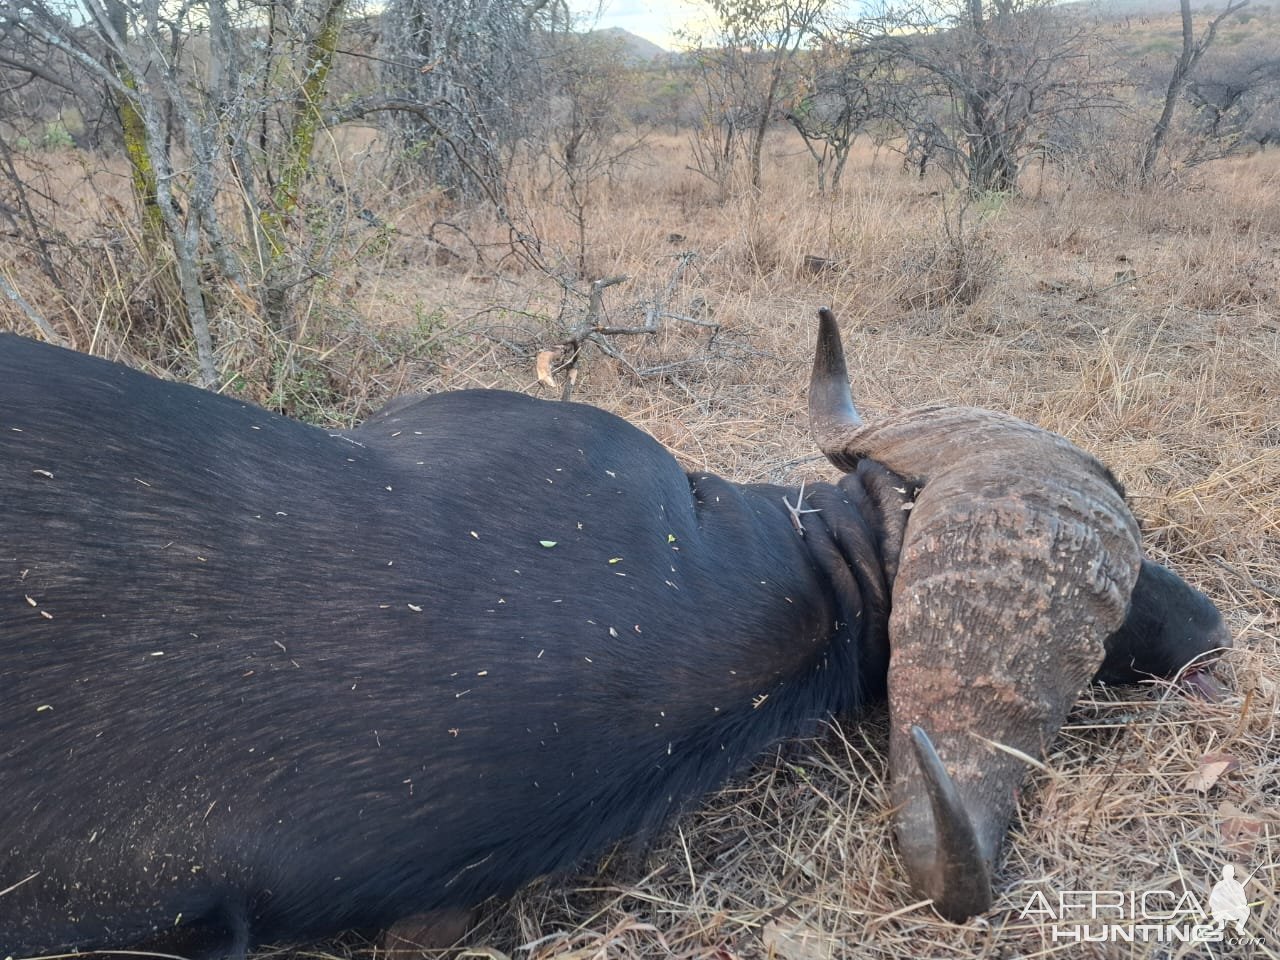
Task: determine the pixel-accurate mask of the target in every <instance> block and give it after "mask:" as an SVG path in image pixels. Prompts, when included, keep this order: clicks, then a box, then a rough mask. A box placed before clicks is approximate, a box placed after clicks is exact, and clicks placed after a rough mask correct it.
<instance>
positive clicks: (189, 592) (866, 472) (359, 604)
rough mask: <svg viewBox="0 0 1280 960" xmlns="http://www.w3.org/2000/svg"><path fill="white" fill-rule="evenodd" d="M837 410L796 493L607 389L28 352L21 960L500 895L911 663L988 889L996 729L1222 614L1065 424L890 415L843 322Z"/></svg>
mask: <svg viewBox="0 0 1280 960" xmlns="http://www.w3.org/2000/svg"><path fill="white" fill-rule="evenodd" d="M811 393H812V400H811V404H812V411H813V419H814V423H815V427H816V430H817V433H818V436H819V438H820V440H821V443H822V445H823V448H824V450H826V452H827V453H828V455H829V456H831V458H832V459H833V460H834V461H835V462H836V463H838V464H840V465H842V466H844V467H846V468H848V469H849V472H848V473H847V474H846V475H845V476H844V477H843V478H842V479H841V480H840V482H839V483H838V484H835V485H829V484H820V485H817V486H811V487H808V488H805V489H804V490H803V491H801V490H796V489H787V488H783V487H777V486H768V485H749V486H748V485H739V484H734V483H730V482H728V481H725V480H722V479H720V478H719V477H715V476H710V475H706V474H701V473H694V474H686V473H684V472H683V471H682V470H681V469H680V468H679V466H678V465H677V464H676V462H675V460H674V459H673V458H672V457H671V456H670V455H669V454H668V453H667V452H666V451H665V450H664V449H663V448H662V447H661V446H660V445H659V444H658V443H657V442H656V441H654V440H652V439H651V438H650V437H648V436H646V435H645V434H644V433H642V432H640V431H639V430H637V429H635V428H634V427H631V426H629V425H628V424H627V423H625V422H624V421H622V420H620V419H618V418H617V417H614V416H611V415H610V414H607V413H604V412H603V411H600V410H597V409H594V408H592V407H589V406H583V405H578V404H563V403H552V402H545V401H541V400H534V399H530V398H528V397H524V396H521V395H518V394H513V393H507V392H502V391H496V390H472V391H463V392H457V393H445V394H439V395H436V396H430V397H424V398H421V399H416V400H410V401H398V402H396V403H395V404H394V405H393V406H392V407H391V408H389V409H388V410H387V411H385V412H384V413H383V414H380V415H378V416H375V417H373V418H372V419H371V420H370V421H369V422H368V423H366V424H365V425H364V426H362V427H360V428H359V429H356V430H351V431H326V430H322V429H318V428H316V427H312V426H307V425H305V424H301V423H298V422H295V421H292V420H288V419H285V418H283V417H279V416H276V415H274V414H271V413H268V412H266V411H264V410H261V409H258V408H256V407H253V406H250V405H247V404H244V403H240V402H237V401H235V400H232V399H229V398H226V397H220V396H216V395H213V394H210V393H206V392H203V391H200V390H197V389H194V388H192V387H188V386H184V385H181V384H174V383H167V382H163V381H160V380H157V379H153V378H151V377H148V376H144V375H142V374H140V373H137V372H134V371H132V370H129V369H127V368H125V367H123V366H119V365H116V364H112V363H108V362H105V361H102V360H98V359H93V358H90V357H87V356H82V355H80V354H76V353H72V352H68V351H65V350H61V349H57V348H53V347H49V346H44V345H41V344H38V343H35V342H32V341H29V340H24V339H20V338H17V337H12V336H4V337H3V338H0V490H2V491H3V499H4V502H3V512H2V513H0V576H2V577H3V582H4V584H5V591H4V596H3V601H2V603H0V644H2V646H0V691H3V695H2V696H0V784H2V785H3V786H2V789H3V802H0V891H3V893H2V894H0V955H3V954H4V953H5V952H7V953H8V954H11V955H13V956H15V957H22V956H26V955H32V954H40V953H48V952H53V951H66V950H72V949H79V950H91V949H102V948H124V947H139V946H141V947H146V948H150V949H162V950H165V951H166V952H183V953H187V954H196V955H204V956H212V957H242V956H243V955H244V954H245V952H246V951H247V950H248V949H249V948H250V947H252V946H253V945H255V944H258V943H262V942H267V941H284V940H305V939H314V938H320V937H322V936H326V935H329V934H331V933H334V932H336V931H339V930H342V929H346V928H352V927H363V928H377V927H383V926H387V925H390V924H392V923H393V922H394V921H396V920H398V919H400V918H402V917H404V916H407V915H410V914H414V913H419V912H423V911H428V910H433V909H441V908H449V907H459V906H469V905H472V904H475V903H477V902H479V901H481V900H483V899H485V898H487V897H490V896H493V895H495V894H498V895H501V894H508V893H511V892H512V891H514V890H515V889H517V888H518V887H519V886H521V885H522V884H524V883H525V882H527V881H528V880H530V879H531V878H533V877H536V876H539V875H542V874H547V873H554V872H557V871H563V870H566V869H568V868H570V867H572V866H574V865H575V864H580V863H582V862H583V861H584V860H587V859H589V858H591V857H593V856H595V855H598V854H599V853H600V852H601V851H602V850H604V849H605V848H606V847H607V845H608V844H610V843H612V842H614V841H616V840H617V839H619V838H622V837H627V836H636V835H643V834H645V833H646V832H648V831H651V830H652V829H653V828H654V827H656V826H657V825H658V824H660V823H661V822H662V821H663V820H664V819H665V818H667V817H668V815H669V814H670V813H671V812H672V811H674V810H676V809H678V808H679V807H680V806H681V805H682V804H685V803H687V802H689V801H690V800H691V799H693V798H696V797H698V796H699V795H701V794H703V793H705V792H706V791H708V790H710V789H712V788H714V787H715V786H716V785H717V784H720V783H722V782H723V781H724V780H725V778H727V777H728V776H730V775H731V774H732V773H733V772H734V771H735V770H737V769H739V768H740V767H741V766H742V764H743V763H744V762H746V761H749V760H750V759H751V758H752V757H753V756H755V755H757V754H758V753H759V752H760V751H761V750H762V749H764V748H765V747H766V746H767V745H768V744H769V743H770V742H772V741H775V740H776V739H778V738H780V737H784V736H788V735H792V734H796V733H801V732H804V731H807V730H812V729H813V728H814V726H815V724H817V723H818V722H819V721H821V720H822V719H823V718H825V717H828V716H830V715H832V714H837V713H843V712H847V711H849V710H850V709H852V708H854V707H856V706H857V705H858V704H859V703H861V702H864V701H866V700H868V699H872V698H879V697H882V696H883V695H884V693H885V690H886V677H888V684H889V692H890V695H891V710H892V716H893V721H894V732H893V743H892V751H893V754H892V762H893V766H894V793H895V800H896V801H897V802H899V803H901V804H902V808H901V811H900V812H899V814H898V817H899V821H900V824H901V825H903V826H905V827H906V828H907V831H905V832H903V834H902V835H901V843H902V849H903V854H904V861H905V863H906V865H907V868H908V870H909V872H910V874H911V876H912V879H913V882H914V883H915V884H916V885H917V886H918V887H919V888H920V889H922V890H923V891H925V892H926V893H927V894H928V895H930V896H932V897H934V898H935V900H936V902H937V904H938V906H939V909H941V910H942V911H943V912H944V913H945V914H946V915H948V916H951V917H961V916H965V915H967V914H968V913H970V912H973V911H975V910H981V909H982V908H983V907H984V906H985V905H986V904H987V903H988V902H989V899H990V896H991V893H990V879H989V877H990V865H991V863H992V861H993V860H994V858H995V856H996V854H997V852H998V848H999V843H1000V839H1001V836H1002V834H1003V832H1004V830H1005V826H1006V822H1007V818H1008V816H1009V813H1010V810H1011V809H1012V802H1013V801H1012V796H1013V790H1014V788H1015V787H1016V786H1017V784H1018V783H1019V782H1020V781H1021V779H1022V776H1023V769H1022V767H1021V766H1019V765H1017V764H1016V763H1013V762H1011V761H1010V760H1009V758H1008V756H1007V754H1002V753H997V752H993V751H991V750H989V749H984V748H983V745H982V744H981V743H980V742H978V741H975V740H973V738H972V737H968V738H966V736H965V734H966V732H973V731H975V730H981V731H983V732H984V733H985V734H986V735H987V736H988V737H990V738H993V739H999V740H1004V741H1007V742H1008V743H1009V744H1010V745H1012V746H1015V747H1017V748H1018V749H1020V750H1023V751H1024V752H1030V753H1036V752H1038V751H1039V750H1040V749H1041V748H1042V746H1043V745H1044V744H1045V743H1046V742H1047V741H1048V740H1049V739H1051V738H1052V736H1053V734H1054V731H1055V730H1056V728H1057V725H1058V724H1059V723H1060V722H1061V720H1062V716H1063V714H1064V712H1065V710H1066V708H1067V705H1068V704H1069V703H1070V701H1071V698H1072V697H1073V696H1075V694H1076V693H1077V692H1078V690H1079V688H1080V686H1081V685H1083V684H1084V683H1086V682H1087V681H1088V680H1089V678H1090V677H1091V676H1093V675H1094V674H1095V673H1096V672H1098V671H1099V670H1100V669H1101V670H1102V671H1103V672H1104V673H1105V675H1107V676H1108V677H1109V678H1110V679H1113V680H1122V679H1127V678H1132V677H1135V676H1138V675H1139V674H1141V673H1146V672H1152V673H1157V674H1161V675H1168V674H1172V673H1173V672H1175V671H1176V670H1177V669H1178V668H1179V667H1181V666H1182V665H1183V664H1184V663H1185V662H1187V661H1189V660H1192V659H1194V658H1197V657H1201V656H1202V655H1204V654H1205V653H1206V652H1208V651H1209V650H1211V649H1212V648H1215V647H1218V646H1224V645H1226V644H1227V642H1228V638H1227V636H1226V634H1225V631H1224V630H1223V627H1222V622H1221V620H1220V618H1219V617H1218V614H1217V612H1216V611H1215V610H1214V608H1213V606H1212V604H1210V603H1209V601H1208V600H1207V599H1206V598H1204V597H1203V596H1202V595H1201V594H1200V593H1198V592H1196V591H1195V590H1193V589H1192V588H1191V587H1189V586H1187V585H1186V584H1185V583H1183V582H1182V581H1181V580H1179V579H1178V578H1177V577H1176V576H1174V575H1172V574H1170V573H1168V572H1167V571H1165V570H1163V569H1162V568H1157V567H1154V566H1153V565H1147V564H1144V562H1143V561H1142V560H1141V557H1140V554H1139V547H1138V535H1137V529H1136V527H1135V525H1134V523H1133V520H1132V518H1131V516H1130V514H1129V512H1128V510H1127V509H1126V508H1125V506H1124V503H1123V500H1122V498H1121V495H1120V493H1119V491H1118V489H1117V488H1116V486H1115V484H1114V482H1113V481H1112V480H1111V478H1110V476H1109V475H1108V474H1107V473H1106V471H1105V470H1104V469H1103V468H1102V467H1101V466H1100V465H1099V464H1098V463H1097V462H1096V461H1094V460H1093V459H1092V458H1090V457H1089V456H1088V455H1086V454H1084V453H1082V452H1080V451H1079V450H1077V449H1076V448H1074V447H1072V446H1070V445H1069V444H1067V443H1066V441H1064V440H1062V439H1061V438H1058V437H1055V436H1053V435H1051V434H1048V433H1045V432H1044V431H1041V430H1038V429H1037V428H1034V427H1031V426H1029V425H1027V424H1024V423H1022V422H1020V421H1016V420H1013V419H1012V418H1009V417H1003V416H999V415H996V414H986V413H982V412H979V411H967V410H966V411H955V410H951V409H947V408H938V409H927V410H925V411H917V412H912V413H908V414H904V415H903V416H901V417H899V418H894V419H892V420H889V421H885V422H883V423H880V424H875V425H871V426H862V425H859V422H858V420H857V415H856V413H855V412H854V410H853V407H852V403H851V402H850V400H849V395H848V385H847V382H846V380H845V373H844V367H843V361H842V359H841V358H840V354H839V341H838V334H837V333H836V330H835V326H834V321H832V320H831V318H830V316H829V314H824V319H823V330H822V336H821V340H820V344H819V350H818V360H817V362H816V364H815V371H814V383H813V386H812V388H811ZM917 488H918V489H917ZM913 504H914V505H913ZM912 505H913V506H912ZM909 506H910V507H911V509H910V510H908V509H906V508H907V507H909ZM1140 570H1141V572H1140ZM1135 584H1136V586H1135ZM1126 611H1130V617H1129V621H1127V622H1126V621H1125V615H1126ZM1108 635H1110V636H1108ZM890 647H892V648H893V658H892V664H891V662H890ZM925 647H931V648H932V650H933V653H932V654H930V655H929V656H927V657H926V656H924V654H925V653H927V652H928V651H926V650H925V649H923V648H925ZM1104 647H1105V662H1104ZM992 698H994V700H995V702H996V705H997V709H996V710H995V716H996V717H997V719H998V722H997V723H991V722H988V721H989V719H990V718H989V716H986V715H984V716H982V717H980V718H979V717H978V716H977V713H978V708H977V705H978V704H982V703H990V702H991V701H992ZM926 732H927V733H926ZM929 736H932V737H933V738H934V742H936V747H937V753H935V749H934V746H933V745H932V744H931V742H930V740H929ZM939 754H940V755H941V759H940V760H939V759H938V755H939Z"/></svg>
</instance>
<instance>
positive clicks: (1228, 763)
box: [1187, 753, 1240, 793]
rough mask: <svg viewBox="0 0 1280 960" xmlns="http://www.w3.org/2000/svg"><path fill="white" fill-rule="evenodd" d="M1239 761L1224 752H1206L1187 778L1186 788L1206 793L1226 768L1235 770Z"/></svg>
mask: <svg viewBox="0 0 1280 960" xmlns="http://www.w3.org/2000/svg"><path fill="white" fill-rule="evenodd" d="M1239 766H1240V761H1239V760H1237V759H1236V758H1235V757H1233V756H1230V755H1229V754H1225V753H1206V754H1205V755H1204V756H1203V757H1201V758H1200V765H1199V766H1198V767H1196V769H1195V771H1194V772H1193V773H1192V774H1191V776H1189V777H1188V778H1187V789H1188V790H1197V791H1199V792H1200V793H1208V792H1209V791H1210V790H1211V789H1213V785H1214V784H1215V783H1217V782H1218V778H1219V777H1221V776H1222V775H1223V774H1224V773H1226V772H1227V771H1228V770H1235V769H1237V768H1238V767H1239Z"/></svg>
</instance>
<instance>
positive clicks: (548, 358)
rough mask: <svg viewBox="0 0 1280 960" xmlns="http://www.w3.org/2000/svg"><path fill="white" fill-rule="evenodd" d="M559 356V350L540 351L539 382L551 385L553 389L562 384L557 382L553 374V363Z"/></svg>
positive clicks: (545, 385)
mask: <svg viewBox="0 0 1280 960" xmlns="http://www.w3.org/2000/svg"><path fill="white" fill-rule="evenodd" d="M558 356H560V351H559V350H539V351H538V362H537V369H538V382H539V383H540V384H542V385H543V386H544V387H550V388H551V389H552V390H554V389H556V388H557V387H559V386H560V384H558V383H556V378H555V377H554V376H552V374H551V364H553V363H554V362H555V359H556V357H558Z"/></svg>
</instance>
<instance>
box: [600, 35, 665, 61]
mask: <svg viewBox="0 0 1280 960" xmlns="http://www.w3.org/2000/svg"><path fill="white" fill-rule="evenodd" d="M589 32H590V34H591V35H592V36H595V37H604V38H605V39H606V40H612V41H613V42H614V43H617V44H618V46H619V48H620V49H621V50H622V55H623V56H624V57H626V59H628V60H631V61H644V62H647V61H649V60H657V59H659V58H660V57H665V56H667V55H668V51H666V50H663V49H662V47H660V46H658V45H657V44H656V43H652V42H650V41H648V40H646V39H645V38H644V37H637V36H636V35H635V34H634V33H631V32H630V31H629V30H623V29H622V28H621V27H605V28H603V29H600V30H591V31H589Z"/></svg>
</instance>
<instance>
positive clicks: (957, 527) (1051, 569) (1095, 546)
mask: <svg viewBox="0 0 1280 960" xmlns="http://www.w3.org/2000/svg"><path fill="white" fill-rule="evenodd" d="M809 409H810V417H811V420H812V427H813V432H814V434H815V436H816V438H817V440H818V443H819V445H820V446H821V448H822V451H823V452H824V453H825V454H826V455H827V457H828V459H830V460H831V461H832V462H833V463H834V464H835V465H836V466H838V467H840V468H841V469H844V470H850V469H853V468H854V467H855V466H856V464H857V462H858V461H859V460H861V459H863V458H868V459H872V460H876V461H878V462H880V463H882V464H883V465H884V466H886V467H888V468H889V469H890V470H893V471H895V472H896V473H898V474H900V475H902V476H903V477H906V478H907V479H908V480H910V481H912V482H914V483H916V484H917V485H918V486H919V487H920V488H921V489H920V493H919V495H918V496H917V498H916V500H915V503H914V506H913V509H912V511H911V515H910V519H909V521H908V523H907V528H906V533H905V536H904V540H903V545H902V552H901V556H900V560H899V567H898V574H897V579H896V581H895V582H894V586H893V595H892V613H891V615H890V619H889V645H890V650H891V658H890V665H889V680H888V686H889V713H890V721H891V734H890V744H889V755H890V766H891V768H892V797H893V802H894V806H895V810H896V813H895V818H896V819H895V827H896V832H897V838H898V845H899V849H900V851H901V854H902V858H903V860H904V862H905V865H906V868H907V871H908V873H909V875H910V879H911V881H912V884H913V886H914V887H915V888H916V890H917V892H918V893H920V894H921V895H923V896H926V897H929V898H931V899H932V900H933V903H934V906H935V908H936V909H937V910H938V911H939V912H940V913H941V914H942V915H943V916H945V917H947V918H948V919H951V920H956V921H960V920H963V919H966V918H967V917H969V916H971V915H973V914H975V913H979V912H981V911H983V910H985V909H986V908H987V907H989V906H990V904H991V897H992V894H991V875H992V869H993V866H994V863H995V861H996V857H997V854H998V853H999V849H1000V844H1001V841H1002V839H1003V837H1004V834H1005V831H1006V829H1007V826H1008V823H1009V820H1010V817H1011V816H1012V814H1013V810H1014V804H1015V795H1016V794H1015V792H1016V790H1017V788H1018V787H1019V785H1020V784H1021V783H1022V780H1023V777H1024V774H1025V771H1026V760H1025V758H1026V757H1036V756H1039V755H1041V754H1042V753H1043V752H1044V750H1045V749H1046V747H1047V746H1048V744H1049V743H1050V741H1052V740H1053V738H1054V737H1055V736H1056V734H1057V731H1058V729H1059V728H1060V727H1061V725H1062V723H1063V721H1064V720H1065V719H1066V716H1067V711H1068V709H1069V708H1070V706H1071V704H1072V702H1073V701H1074V700H1075V698H1076V696H1077V695H1078V694H1079V693H1080V691H1081V690H1082V689H1083V688H1084V687H1085V686H1086V685H1087V684H1088V683H1089V681H1090V680H1091V679H1092V678H1094V677H1095V676H1100V678H1102V679H1111V680H1118V681H1122V680H1130V679H1136V678H1138V677H1140V676H1143V675H1146V674H1156V675H1160V676H1168V675H1172V674H1174V673H1176V672H1177V671H1178V670H1179V669H1180V668H1181V667H1182V666H1183V665H1184V664H1186V663H1187V662H1189V661H1191V660H1193V659H1195V658H1197V657H1202V655H1203V654H1204V653H1206V652H1207V651H1208V650H1210V649H1212V648H1214V647H1222V646H1228V645H1229V644H1230V637H1229V635H1228V634H1227V632H1226V630H1225V629H1224V628H1223V625H1222V621H1221V618H1220V617H1219V616H1218V613H1217V611H1216V610H1215V609H1214V608H1213V605H1212V604H1211V603H1210V602H1209V601H1208V600H1207V598H1205V597H1204V596H1203V595H1202V594H1200V593H1198V592H1197V591H1195V590H1193V589H1192V588H1191V587H1189V586H1188V585H1187V584H1185V583H1184V582H1183V581H1182V580H1181V579H1179V578H1178V577H1177V576H1175V575H1174V574H1172V573H1170V572H1169V571H1168V570H1166V569H1164V568H1163V567H1160V566H1158V565H1156V564H1154V563H1151V562H1150V561H1146V560H1144V559H1143V557H1142V552H1141V547H1140V533H1139V529H1138V524H1137V522H1136V521H1135V520H1134V517H1133V515H1132V514H1131V513H1130V511H1129V509H1128V507H1127V506H1126V505H1125V500H1124V495H1123V491H1122V490H1121V488H1120V486H1119V484H1118V483H1117V482H1116V480H1115V478H1114V477H1112V475H1111V473H1110V472H1109V471H1108V470H1107V469H1106V467H1104V466H1103V465H1102V464H1101V463H1100V462H1098V460H1096V459H1095V458H1094V457H1092V456H1090V455H1089V454H1088V453H1086V452H1084V451H1083V450H1081V449H1079V448H1078V447H1076V446H1074V445H1073V444H1071V443H1070V442H1069V441H1067V440H1066V439H1064V438H1063V437H1060V436H1058V435H1057V434H1054V433H1051V432H1049V431H1047V430H1044V429H1041V428H1039V427H1036V426H1033V425H1032V424H1029V423H1026V422H1024V421H1022V420H1018V419H1016V418H1014V417H1011V416H1008V415H1005V414H1000V413H993V412H990V411H986V410H978V409H972V408H967V407H946V406H928V407H921V408H918V409H915V410H910V411H907V412H905V413H902V414H899V415H897V416H893V417H890V418H887V419H885V420H882V421H879V422H875V423H864V422H863V421H862V419H861V417H860V416H859V415H858V412H857V410H856V409H855V407H854V404H853V400H852V397H851V395H850V392H849V380H848V374H847V371H846V368H845V362H844V354H843V350H842V348H841V345H840V334H839V330H838V329H837V327H836V323H835V318H834V316H833V315H832V314H831V312H830V311H829V310H822V311H820V331H819V337H818V349H817V354H816V358H815V361H814V368H813V376H812V381H811V384H810V395H809Z"/></svg>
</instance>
